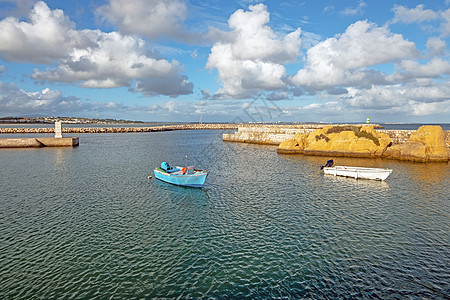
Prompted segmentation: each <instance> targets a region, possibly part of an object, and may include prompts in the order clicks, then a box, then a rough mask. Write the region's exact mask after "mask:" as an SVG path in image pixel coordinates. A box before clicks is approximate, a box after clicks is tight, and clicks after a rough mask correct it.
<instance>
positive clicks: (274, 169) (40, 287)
mask: <svg viewBox="0 0 450 300" xmlns="http://www.w3.org/2000/svg"><path fill="white" fill-rule="evenodd" d="M222 133H223V131H219V130H210V131H206V130H197V131H170V132H153V133H120V134H80V135H79V138H80V146H79V147H76V148H41V149H1V151H0V166H1V175H0V176H1V179H0V298H2V299H11V298H17V299H23V298H39V299H49V298H64V299H66V298H75V299H80V298H81V299H107V298H115V299H133V298H139V299H141V298H180V297H181V298H202V297H204V298H217V299H222V298H228V299H231V298H233V299H235V298H252V299H255V298H283V299H289V298H291V299H298V298H316V299H317V298H372V297H374V298H384V299H385V298H428V299H445V298H448V296H449V295H450V285H449V282H450V271H449V270H450V250H449V249H450V242H449V232H450V196H449V195H450V168H449V165H448V164H447V163H412V162H401V161H395V160H386V159H361V158H334V159H335V161H336V162H337V163H338V164H340V165H353V166H366V167H380V168H391V169H393V173H392V174H391V176H390V177H388V179H387V180H386V181H385V182H379V181H368V180H355V179H353V178H340V177H334V176H328V175H323V174H322V173H320V165H322V164H324V163H325V162H326V160H328V159H330V158H331V157H310V156H302V155H279V154H277V153H276V147H274V146H261V145H253V144H241V143H226V142H223V141H222V139H221V137H222V136H221V134H222ZM186 156H187V163H188V164H189V165H192V164H193V165H195V167H196V168H201V169H208V170H209V171H210V175H209V176H208V178H207V180H206V184H205V186H204V188H203V189H193V188H184V187H178V186H173V185H170V184H167V183H164V182H161V181H158V180H155V179H154V178H148V176H149V175H152V169H153V168H154V167H156V166H159V165H160V163H161V162H162V161H167V162H169V164H171V165H177V164H178V165H184V164H185V161H186Z"/></svg>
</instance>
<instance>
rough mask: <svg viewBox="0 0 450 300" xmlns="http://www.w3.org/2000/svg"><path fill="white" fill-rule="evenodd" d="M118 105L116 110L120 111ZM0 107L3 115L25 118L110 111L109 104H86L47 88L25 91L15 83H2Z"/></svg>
mask: <svg viewBox="0 0 450 300" xmlns="http://www.w3.org/2000/svg"><path fill="white" fill-rule="evenodd" d="M117 106H119V105H118V104H116V107H114V108H115V109H118V108H119V107H117ZM0 107H1V108H2V109H1V113H2V114H3V115H12V116H23V115H30V114H33V115H35V114H39V115H56V116H58V115H65V114H67V112H71V113H74V114H80V113H86V112H92V111H97V112H99V111H108V110H109V109H110V107H108V104H104V103H98V102H86V101H82V100H81V99H79V98H77V97H71V96H65V95H64V93H63V92H61V91H59V90H51V89H49V88H45V89H43V90H42V91H32V92H30V91H25V90H22V89H20V88H19V87H18V86H17V85H16V84H15V83H5V82H1V81H0Z"/></svg>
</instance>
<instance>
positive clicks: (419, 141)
mask: <svg viewBox="0 0 450 300" xmlns="http://www.w3.org/2000/svg"><path fill="white" fill-rule="evenodd" d="M383 157H387V158H393V159H399V160H410V161H417V162H428V161H430V162H431V161H444V162H445V161H448V159H449V154H448V152H447V146H446V143H445V133H444V131H443V130H442V127H440V126H432V125H424V126H421V127H419V129H417V131H416V132H413V133H412V134H411V136H410V137H409V139H408V141H406V142H405V143H403V144H399V145H394V146H392V147H389V148H388V149H387V150H386V151H385V152H384V153H383Z"/></svg>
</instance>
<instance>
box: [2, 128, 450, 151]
mask: <svg viewBox="0 0 450 300" xmlns="http://www.w3.org/2000/svg"><path fill="white" fill-rule="evenodd" d="M326 125H329V124H295V125H262V124H179V125H165V126H153V127H78V128H71V127H63V128H62V132H63V133H64V134H67V133H75V134H81V133H129V132H158V131H172V130H202V129H221V130H228V129H234V130H236V129H237V131H236V132H235V133H233V134H223V140H224V141H230V142H244V143H258V144H269V145H279V144H280V143H281V142H282V141H284V140H286V139H290V138H292V137H293V136H294V134H296V133H303V134H308V133H310V132H312V131H314V130H316V129H318V128H322V127H323V126H326ZM340 125H342V124H340ZM373 125H374V126H375V128H376V129H377V130H378V131H380V132H384V133H386V134H387V135H389V136H390V138H391V139H392V142H393V143H394V144H401V143H404V142H405V141H407V140H408V139H409V136H410V135H411V133H413V132H414V131H415V130H385V129H382V127H381V126H380V125H377V124H373ZM54 132H55V128H53V127H49V128H24V127H10V128H0V134H37V133H39V134H54ZM445 132H446V143H447V148H449V149H450V133H449V131H445Z"/></svg>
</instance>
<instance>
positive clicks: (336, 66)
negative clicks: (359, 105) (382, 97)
mask: <svg viewBox="0 0 450 300" xmlns="http://www.w3.org/2000/svg"><path fill="white" fill-rule="evenodd" d="M418 56H419V52H418V51H417V49H416V47H415V45H414V43H412V42H409V41H407V40H405V39H403V37H402V36H401V35H399V34H393V33H391V32H390V31H389V30H388V29H387V28H386V27H377V26H376V25H375V24H373V23H370V22H368V21H358V22H356V23H354V24H352V25H350V26H349V27H348V28H347V30H346V31H345V32H344V33H343V34H342V35H338V36H336V37H333V38H328V39H327V40H325V41H323V42H321V43H319V44H317V45H316V46H314V47H312V48H311V49H309V50H308V51H307V58H306V64H305V68H303V69H301V70H299V71H298V72H297V74H296V75H295V76H293V77H292V82H293V83H294V84H295V85H297V86H304V87H306V88H309V89H312V90H321V89H324V88H332V87H338V86H360V87H366V86H367V85H368V84H369V85H372V84H385V83H387V82H386V78H385V74H384V73H381V72H378V71H374V70H369V69H367V68H368V67H370V66H374V65H378V64H384V63H389V62H395V61H397V60H400V59H403V58H408V57H418Z"/></svg>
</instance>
